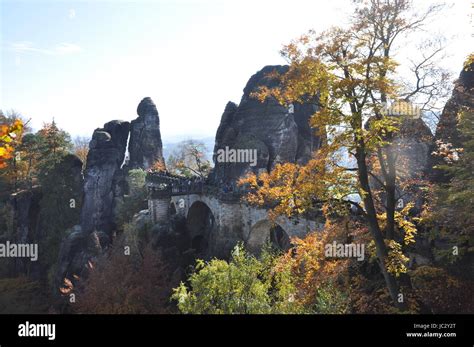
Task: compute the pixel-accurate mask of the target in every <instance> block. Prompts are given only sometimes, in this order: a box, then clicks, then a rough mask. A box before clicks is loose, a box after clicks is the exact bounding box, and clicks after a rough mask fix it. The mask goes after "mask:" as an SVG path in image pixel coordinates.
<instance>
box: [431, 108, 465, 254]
mask: <svg viewBox="0 0 474 347" xmlns="http://www.w3.org/2000/svg"><path fill="white" fill-rule="evenodd" d="M458 117H459V132H460V140H461V145H462V148H458V149H456V151H455V152H456V153H454V152H453V151H447V152H445V156H444V159H445V162H446V164H445V165H442V166H440V168H442V169H444V170H445V171H446V172H447V173H448V174H449V175H450V176H451V179H450V181H449V182H448V183H447V184H444V185H442V186H439V187H438V188H437V189H436V199H435V201H436V203H435V204H434V207H433V214H432V216H431V222H432V224H433V225H434V226H435V229H438V230H439V231H438V232H437V236H439V237H441V239H443V240H444V241H446V243H447V247H445V249H438V250H435V253H436V254H437V255H438V256H440V258H441V259H443V260H444V261H446V262H447V263H453V262H456V261H459V260H461V259H463V258H464V257H465V256H466V255H467V254H472V253H473V251H474V238H473V235H474V217H473V213H472V206H473V204H474V175H473V172H474V112H473V111H472V110H462V111H461V112H459V114H458ZM453 246H457V248H458V251H459V254H458V255H453V252H452V247H453Z"/></svg>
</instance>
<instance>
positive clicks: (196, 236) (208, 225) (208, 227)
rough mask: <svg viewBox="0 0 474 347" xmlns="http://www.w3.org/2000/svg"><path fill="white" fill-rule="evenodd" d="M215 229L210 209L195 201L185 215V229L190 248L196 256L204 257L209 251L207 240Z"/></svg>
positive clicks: (214, 221) (204, 204)
mask: <svg viewBox="0 0 474 347" xmlns="http://www.w3.org/2000/svg"><path fill="white" fill-rule="evenodd" d="M215 228H216V219H215V217H214V214H213V213H212V210H211V209H210V207H209V206H208V205H207V204H206V203H204V202H202V201H195V202H194V203H193V204H192V205H191V206H190V207H189V210H188V213H187V217H186V229H187V231H188V234H189V239H190V247H191V248H192V249H194V251H195V252H196V254H197V255H201V256H204V255H206V253H207V252H208V250H209V240H210V238H211V234H212V232H213V231H214V229H215Z"/></svg>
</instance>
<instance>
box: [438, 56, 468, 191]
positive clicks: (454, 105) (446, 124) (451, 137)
mask: <svg viewBox="0 0 474 347" xmlns="http://www.w3.org/2000/svg"><path fill="white" fill-rule="evenodd" d="M473 91H474V63H471V64H470V66H468V67H467V68H464V69H463V70H462V71H461V74H460V75H459V78H458V80H457V81H456V82H455V83H454V89H453V93H452V95H451V98H450V99H449V100H448V102H447V103H446V105H445V107H444V109H443V112H442V113H441V116H440V118H439V123H438V125H437V127H436V133H435V141H441V142H442V143H444V144H447V143H450V144H452V147H453V148H457V147H460V145H461V139H460V133H459V129H458V116H459V111H461V110H462V109H471V110H472V109H473V108H474V92H473ZM435 149H436V148H435V146H434V145H433V147H432V150H435ZM431 152H432V151H430V153H431ZM429 161H430V167H431V179H432V180H433V181H435V182H446V181H447V180H448V179H449V178H448V177H447V176H446V175H445V172H443V170H437V169H436V168H434V166H436V165H439V164H442V159H441V158H440V157H436V156H430V158H429Z"/></svg>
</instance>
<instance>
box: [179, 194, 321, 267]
mask: <svg viewBox="0 0 474 347" xmlns="http://www.w3.org/2000/svg"><path fill="white" fill-rule="evenodd" d="M196 202H201V203H204V204H205V205H206V206H208V207H209V209H210V210H211V211H212V214H213V216H214V220H215V225H214V228H213V230H212V232H211V233H210V235H209V240H208V243H209V253H210V254H211V255H212V256H216V257H222V258H226V257H228V255H229V252H230V251H231V250H232V248H233V247H234V246H235V245H236V244H237V243H238V242H244V243H245V244H248V245H249V246H251V247H250V248H252V249H256V248H258V247H260V246H262V245H263V243H264V242H265V240H267V239H268V237H269V233H270V230H269V229H270V225H272V224H273V223H271V222H270V221H269V219H268V212H267V210H266V209H264V208H256V207H253V206H249V205H248V204H246V203H244V202H223V201H221V200H219V199H217V198H215V197H213V196H208V195H199V194H191V195H181V196H173V197H172V198H171V204H173V205H174V207H175V208H176V213H177V214H178V215H179V216H181V217H183V218H187V217H188V214H189V212H190V210H192V208H193V205H194V204H195V203H196ZM262 221H265V222H268V223H266V225H267V226H269V227H268V228H261V227H257V226H261V223H262ZM276 224H277V225H279V226H280V227H281V228H282V229H283V230H284V231H285V232H286V234H287V235H288V236H289V237H293V236H297V237H302V236H304V235H306V234H308V233H309V232H311V231H317V230H321V229H322V227H323V222H322V221H310V220H306V219H299V220H298V221H297V222H295V221H294V220H289V219H288V218H284V217H280V218H278V219H277V221H276ZM254 231H255V232H259V233H262V232H263V233H268V235H264V236H256V235H252V233H253V232H254ZM255 242H261V243H262V244H259V245H256V244H255V245H254V244H249V243H255Z"/></svg>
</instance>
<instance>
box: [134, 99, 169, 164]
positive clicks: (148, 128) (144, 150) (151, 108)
mask: <svg viewBox="0 0 474 347" xmlns="http://www.w3.org/2000/svg"><path fill="white" fill-rule="evenodd" d="M137 114H138V118H137V119H135V120H133V121H132V122H131V126H130V141H129V145H128V151H129V154H130V162H129V164H128V165H129V167H130V168H133V169H135V168H142V169H145V170H146V169H149V168H150V167H151V166H152V165H153V164H154V163H155V162H156V161H161V162H162V163H164V159H163V145H162V142H161V134H160V118H159V116H158V111H157V109H156V106H155V104H154V103H153V100H151V98H148V97H147V98H144V99H143V100H142V101H141V102H140V104H139V105H138V108H137Z"/></svg>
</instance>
